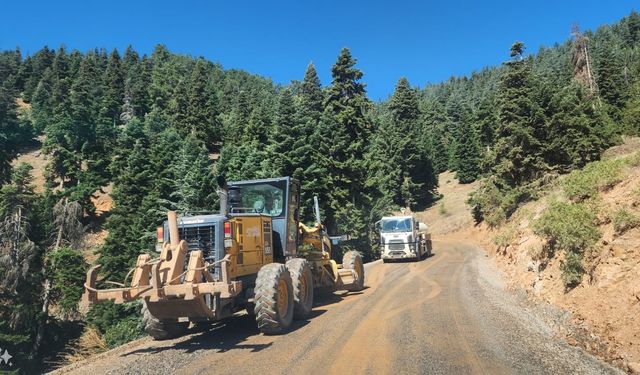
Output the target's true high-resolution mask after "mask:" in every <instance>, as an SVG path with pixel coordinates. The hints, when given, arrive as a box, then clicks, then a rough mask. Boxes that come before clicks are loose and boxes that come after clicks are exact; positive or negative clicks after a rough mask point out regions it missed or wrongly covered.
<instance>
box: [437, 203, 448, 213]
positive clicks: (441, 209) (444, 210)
mask: <svg viewBox="0 0 640 375" xmlns="http://www.w3.org/2000/svg"><path fill="white" fill-rule="evenodd" d="M438 212H439V213H440V215H442V216H447V214H448V213H449V211H447V208H446V207H445V206H444V202H442V203H440V205H439V206H438Z"/></svg>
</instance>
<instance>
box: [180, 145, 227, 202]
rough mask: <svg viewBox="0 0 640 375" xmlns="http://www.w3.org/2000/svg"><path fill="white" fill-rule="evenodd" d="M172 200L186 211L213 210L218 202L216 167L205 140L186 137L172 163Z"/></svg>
mask: <svg viewBox="0 0 640 375" xmlns="http://www.w3.org/2000/svg"><path fill="white" fill-rule="evenodd" d="M173 174H174V178H173V183H174V185H173V190H174V192H173V193H172V194H171V199H172V201H174V202H175V207H176V208H177V210H178V211H179V212H181V213H183V214H193V213H197V212H202V211H208V212H211V211H213V209H214V208H215V206H216V204H217V195H216V182H215V177H214V175H213V167H212V165H211V160H209V155H208V153H207V148H206V147H204V143H202V141H200V140H199V139H197V138H195V137H194V136H190V137H187V139H186V140H185V142H184V145H183V146H182V147H181V150H180V153H179V155H178V157H177V161H176V163H175V164H174V167H173Z"/></svg>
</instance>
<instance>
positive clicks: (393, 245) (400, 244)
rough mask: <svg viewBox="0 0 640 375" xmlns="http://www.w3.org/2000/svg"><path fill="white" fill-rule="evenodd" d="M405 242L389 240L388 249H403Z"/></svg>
mask: <svg viewBox="0 0 640 375" xmlns="http://www.w3.org/2000/svg"><path fill="white" fill-rule="evenodd" d="M404 247H405V244H404V242H402V240H390V241H389V250H404Z"/></svg>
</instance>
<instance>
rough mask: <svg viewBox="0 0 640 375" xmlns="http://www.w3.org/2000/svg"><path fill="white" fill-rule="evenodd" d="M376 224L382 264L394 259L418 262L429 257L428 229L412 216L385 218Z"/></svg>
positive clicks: (429, 239) (429, 237) (429, 235)
mask: <svg viewBox="0 0 640 375" xmlns="http://www.w3.org/2000/svg"><path fill="white" fill-rule="evenodd" d="M376 224H377V227H378V230H379V232H380V254H381V258H382V261H383V262H385V263H386V262H388V261H390V260H396V259H412V260H415V261H418V260H420V259H422V258H423V257H424V256H431V248H432V246H431V234H430V233H429V228H428V227H427V225H426V224H425V223H422V222H420V221H418V220H416V218H414V217H413V216H385V217H383V218H382V219H381V220H380V221H378V222H377V223H376Z"/></svg>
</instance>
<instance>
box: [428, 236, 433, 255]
mask: <svg viewBox="0 0 640 375" xmlns="http://www.w3.org/2000/svg"><path fill="white" fill-rule="evenodd" d="M432 252H433V243H432V242H431V240H429V241H427V258H429V257H430V256H431V255H433V254H432Z"/></svg>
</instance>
